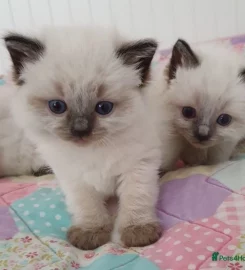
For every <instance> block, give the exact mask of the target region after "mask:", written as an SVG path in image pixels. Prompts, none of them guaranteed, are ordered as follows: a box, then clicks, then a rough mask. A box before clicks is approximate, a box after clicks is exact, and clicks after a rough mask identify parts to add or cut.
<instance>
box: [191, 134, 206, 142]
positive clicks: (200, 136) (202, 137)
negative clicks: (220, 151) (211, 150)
mask: <svg viewBox="0 0 245 270" xmlns="http://www.w3.org/2000/svg"><path fill="white" fill-rule="evenodd" d="M195 137H196V138H197V139H198V140H199V141H200V142H204V141H208V140H209V139H210V135H209V134H207V135H202V134H200V133H196V134H195Z"/></svg>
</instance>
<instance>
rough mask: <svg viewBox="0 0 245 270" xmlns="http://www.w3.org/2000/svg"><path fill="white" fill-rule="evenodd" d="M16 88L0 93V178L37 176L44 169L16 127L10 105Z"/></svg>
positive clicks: (3, 88) (35, 152) (42, 162)
mask: <svg viewBox="0 0 245 270" xmlns="http://www.w3.org/2000/svg"><path fill="white" fill-rule="evenodd" d="M16 91H17V89H16V87H10V86H9V87H7V88H6V87H2V89H1V91H0V127H1V128H0V177H3V176H16V175H30V174H32V173H34V174H38V173H39V172H40V170H42V168H44V167H45V163H44V161H43V160H42V159H41V158H40V154H39V153H38V152H37V150H36V148H35V147H34V145H33V144H32V143H31V142H30V141H29V140H28V139H27V138H26V136H25V133H24V131H23V130H22V129H21V128H20V127H19V126H17V125H16V123H15V121H14V119H13V117H12V114H11V111H10V104H11V101H12V99H13V97H14V95H15V94H16Z"/></svg>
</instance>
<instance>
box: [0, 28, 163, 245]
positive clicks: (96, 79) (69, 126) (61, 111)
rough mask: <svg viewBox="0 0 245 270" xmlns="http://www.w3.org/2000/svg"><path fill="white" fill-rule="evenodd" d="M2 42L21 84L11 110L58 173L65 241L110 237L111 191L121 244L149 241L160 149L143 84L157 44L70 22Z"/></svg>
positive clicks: (156, 232)
mask: <svg viewBox="0 0 245 270" xmlns="http://www.w3.org/2000/svg"><path fill="white" fill-rule="evenodd" d="M5 43H6V46H7V48H8V50H9V53H10V56H11V58H12V61H13V64H14V71H15V75H16V79H17V81H18V84H19V85H20V89H19V91H18V93H17V94H16V96H15V98H14V100H13V114H14V117H15V119H16V122H17V123H18V124H19V125H20V126H21V127H22V128H23V129H24V130H25V132H26V133H27V135H28V137H29V138H30V139H31V140H32V141H33V142H34V143H36V144H37V145H38V148H39V150H40V152H41V153H42V155H43V157H44V158H45V160H46V161H47V163H48V164H49V165H50V166H51V168H52V169H53V171H54V173H55V174H56V176H57V178H58V179H59V182H60V185H61V187H62V189H63V191H64V193H65V195H66V203H67V205H68V208H69V211H70V212H71V213H72V215H73V226H72V227H71V228H70V229H69V231H68V239H69V241H70V242H71V243H72V244H73V245H75V246H76V247H78V248H81V249H93V248H96V247H98V246H100V245H102V244H105V243H106V242H107V241H109V239H110V237H111V233H112V229H113V221H112V218H111V216H110V215H109V213H108V211H107V209H106V206H105V200H106V199H107V198H108V197H109V196H112V195H118V197H119V201H120V203H119V212H118V216H117V219H116V222H115V227H114V230H115V234H113V235H115V236H116V235H118V234H119V236H120V240H121V242H122V243H123V244H125V245H126V246H144V245H148V244H151V243H153V242H155V241H157V240H158V238H159V237H160V235H161V227H160V225H159V223H158V219H157V217H156V211H155V205H156V201H157V197H158V183H157V181H158V169H159V167H160V163H161V152H160V141H159V139H158V135H157V131H156V126H155V125H154V123H153V121H152V107H151V106H150V105H149V103H148V99H147V96H148V95H147V94H146V93H145V89H144V85H145V84H146V82H147V80H148V78H149V68H150V64H151V60H152V57H153V55H154V53H155V50H156V48H157V43H156V42H155V41H154V40H151V39H146V40H139V41H136V42H135V41H127V40H125V39H123V38H122V37H120V36H119V35H118V34H116V33H115V32H110V31H107V30H105V29H100V28H74V27H72V28H69V27H68V28H60V29H59V28H54V29H46V30H44V31H43V32H41V33H40V34H39V35H38V36H35V37H34V36H30V37H27V36H22V35H19V34H9V35H7V36H6V37H5ZM114 240H117V239H114Z"/></svg>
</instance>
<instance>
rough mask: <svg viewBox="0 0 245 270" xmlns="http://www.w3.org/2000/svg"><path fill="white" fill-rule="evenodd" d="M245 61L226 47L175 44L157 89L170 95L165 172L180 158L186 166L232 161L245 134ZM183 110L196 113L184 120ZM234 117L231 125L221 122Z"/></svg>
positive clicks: (166, 113)
mask: <svg viewBox="0 0 245 270" xmlns="http://www.w3.org/2000/svg"><path fill="white" fill-rule="evenodd" d="M244 68H245V61H244V57H243V55H242V54H241V53H238V52H236V51H235V50H234V49H233V48H230V47H229V46H227V45H221V44H215V45H203V46H201V47H196V48H194V49H192V48H190V46H189V45H188V44H187V43H186V42H185V41H182V40H179V41H177V43H176V44H175V46H174V48H173V51H172V57H171V59H170V63H169V65H168V66H167V68H166V70H165V72H164V76H161V78H160V79H159V80H158V84H159V85H158V86H160V88H161V89H164V90H165V98H164V104H163V116H164V117H165V118H166V121H167V122H168V123H169V125H170V126H169V127H170V129H169V136H168V140H169V145H170V149H169V150H168V151H167V149H165V151H167V152H168V155H167V156H165V157H166V158H165V161H164V168H165V169H166V168H169V169H170V168H172V167H173V164H175V162H176V160H177V159H178V158H179V157H181V159H182V160H184V161H185V162H186V163H187V164H190V165H200V164H216V163H220V162H224V161H226V160H228V159H229V158H230V157H231V156H232V154H233V152H234V149H235V147H236V145H237V144H238V143H239V141H240V140H241V139H242V138H243V137H244V135H245V76H244V74H245V73H244ZM184 107H192V108H194V109H195V110H196V115H195V117H193V118H191V119H187V118H186V117H184V116H183V113H182V110H183V108H184ZM221 114H229V115H230V116H231V117H232V120H231V122H230V123H229V124H228V125H227V126H221V125H219V124H218V123H217V119H218V117H219V116H220V115H221Z"/></svg>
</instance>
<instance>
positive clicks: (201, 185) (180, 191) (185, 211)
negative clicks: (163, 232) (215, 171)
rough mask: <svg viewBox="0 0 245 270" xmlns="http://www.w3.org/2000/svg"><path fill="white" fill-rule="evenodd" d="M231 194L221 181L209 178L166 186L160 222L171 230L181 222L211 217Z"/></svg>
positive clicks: (159, 202)
mask: <svg viewBox="0 0 245 270" xmlns="http://www.w3.org/2000/svg"><path fill="white" fill-rule="evenodd" d="M231 193H232V192H231V190H230V189H228V188H227V187H225V186H224V185H222V184H221V183H220V182H218V181H217V180H215V179H212V178H207V176H205V175H193V176H190V177H188V178H185V179H175V180H172V181H170V182H167V183H164V184H162V186H161V190H160V198H159V201H158V205H157V213H158V216H159V218H160V222H161V224H162V225H163V227H164V228H165V229H169V228H171V227H172V226H174V225H175V224H177V223H179V222H181V221H194V220H198V219H201V218H204V217H209V216H211V215H213V214H214V213H215V212H216V209H217V208H218V207H219V206H220V204H221V203H222V202H223V201H224V200H225V198H227V197H228V196H229V195H230V194H231Z"/></svg>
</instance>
